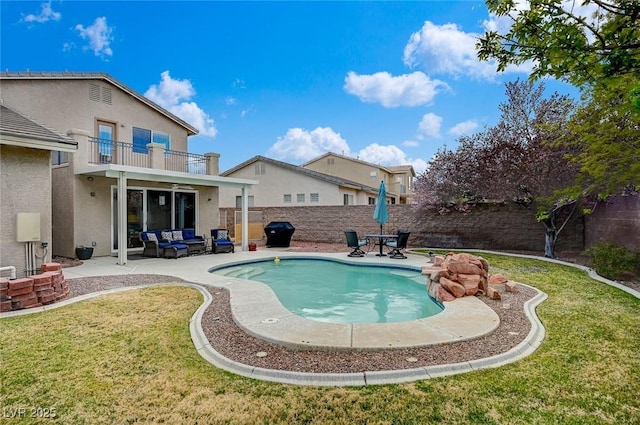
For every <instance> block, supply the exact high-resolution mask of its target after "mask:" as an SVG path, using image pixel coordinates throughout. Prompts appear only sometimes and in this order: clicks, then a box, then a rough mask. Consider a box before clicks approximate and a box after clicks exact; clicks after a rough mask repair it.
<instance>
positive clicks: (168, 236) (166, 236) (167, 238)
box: [160, 232, 173, 242]
mask: <svg viewBox="0 0 640 425" xmlns="http://www.w3.org/2000/svg"><path fill="white" fill-rule="evenodd" d="M160 236H161V237H162V239H163V240H165V241H167V242H171V241H172V240H173V233H171V232H162V233H161V234H160Z"/></svg>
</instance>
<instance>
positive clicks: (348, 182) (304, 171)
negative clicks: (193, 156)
mask: <svg viewBox="0 0 640 425" xmlns="http://www.w3.org/2000/svg"><path fill="white" fill-rule="evenodd" d="M257 161H263V162H266V163H268V164H273V165H275V166H278V167H281V168H286V169H289V170H291V171H294V172H296V173H300V174H304V175H307V176H310V177H313V178H316V179H319V180H324V181H326V182H329V183H333V184H336V185H339V186H349V187H355V188H358V189H360V190H364V191H365V192H372V193H378V188H377V187H372V186H367V185H364V184H361V183H358V182H354V181H351V180H346V179H343V178H340V177H336V176H332V175H329V174H324V173H320V172H318V171H314V170H310V169H308V168H304V167H300V166H298V165H293V164H289V163H288V162H282V161H278V160H275V159H271V158H267V157H266V156H262V155H256V156H254V157H253V158H250V159H248V160H246V161H244V162H243V163H241V164H238V165H236V166H235V167H233V168H230V169H228V170H227V171H225V172H224V173H220V175H221V176H225V177H228V176H229V175H230V174H233V173H234V172H235V171H237V170H239V169H241V168H244V167H246V166H247V165H249V164H252V163H254V162H257Z"/></svg>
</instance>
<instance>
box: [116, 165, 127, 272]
mask: <svg viewBox="0 0 640 425" xmlns="http://www.w3.org/2000/svg"><path fill="white" fill-rule="evenodd" d="M127 230H128V229H127V173H126V172H124V171H120V172H118V264H119V265H121V266H124V265H125V264H127V237H128V231H127Z"/></svg>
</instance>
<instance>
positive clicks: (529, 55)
mask: <svg viewBox="0 0 640 425" xmlns="http://www.w3.org/2000/svg"><path fill="white" fill-rule="evenodd" d="M521 3H522V2H516V1H514V0H486V4H487V7H488V9H489V11H490V12H491V13H494V14H495V15H497V16H499V17H507V16H508V17H511V19H512V20H513V24H512V26H511V27H510V29H509V30H508V31H507V32H506V33H504V34H500V33H499V32H498V31H495V30H489V31H486V32H485V34H484V36H482V37H480V38H479V40H478V43H477V50H478V57H479V59H480V60H490V59H495V60H496V61H497V65H498V70H499V71H504V70H505V69H506V67H507V66H508V65H510V64H523V63H525V62H527V61H532V62H533V65H534V68H533V72H532V74H531V78H532V80H538V79H539V78H541V77H543V76H552V77H555V78H557V79H562V80H566V81H568V82H570V83H572V84H573V85H575V86H577V87H581V86H584V85H590V84H594V83H596V82H600V81H602V80H604V79H609V78H614V77H618V76H624V75H635V76H636V77H637V76H638V70H639V69H640V25H638V22H640V2H639V1H638V0H575V1H569V2H567V1H565V0H530V1H529V2H527V4H526V6H528V7H525V8H523V7H522V4H521ZM636 87H637V86H636Z"/></svg>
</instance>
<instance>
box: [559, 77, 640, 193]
mask: <svg viewBox="0 0 640 425" xmlns="http://www.w3.org/2000/svg"><path fill="white" fill-rule="evenodd" d="M628 78H629V77H619V79H623V80H624V79H628ZM626 87H627V85H626V84H625V83H620V82H617V81H616V82H615V83H613V84H607V83H599V84H596V85H594V86H593V87H591V88H589V89H588V90H584V104H583V106H582V107H581V108H579V109H578V110H577V112H576V114H575V115H574V116H573V117H572V118H571V120H570V121H569V123H568V128H567V130H568V131H567V132H566V133H565V134H564V135H563V137H561V138H559V139H558V141H557V142H558V143H562V144H565V145H566V146H568V147H571V148H572V151H573V152H574V155H573V156H572V158H573V160H574V161H575V162H576V163H577V164H579V165H580V171H581V173H580V183H581V184H580V185H579V186H578V187H579V188H580V189H581V190H583V191H585V192H587V193H596V194H600V195H606V194H612V193H616V194H619V193H620V192H621V191H625V190H628V189H633V188H634V187H640V108H636V107H635V105H634V103H633V102H629V101H628V97H627V93H628V91H627V89H626Z"/></svg>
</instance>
